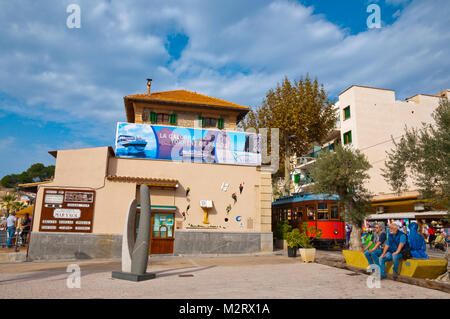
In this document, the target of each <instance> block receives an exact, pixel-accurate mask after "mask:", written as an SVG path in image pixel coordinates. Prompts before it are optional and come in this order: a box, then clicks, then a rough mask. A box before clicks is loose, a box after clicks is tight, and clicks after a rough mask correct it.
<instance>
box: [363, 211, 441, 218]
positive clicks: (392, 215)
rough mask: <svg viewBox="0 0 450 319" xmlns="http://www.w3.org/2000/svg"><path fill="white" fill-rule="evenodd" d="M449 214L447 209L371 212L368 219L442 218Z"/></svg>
mask: <svg viewBox="0 0 450 319" xmlns="http://www.w3.org/2000/svg"><path fill="white" fill-rule="evenodd" d="M446 214H447V212H446V211H432V212H422V213H417V212H404V213H386V214H371V215H368V216H367V217H366V220H383V219H416V218H441V217H444V216H445V215H446Z"/></svg>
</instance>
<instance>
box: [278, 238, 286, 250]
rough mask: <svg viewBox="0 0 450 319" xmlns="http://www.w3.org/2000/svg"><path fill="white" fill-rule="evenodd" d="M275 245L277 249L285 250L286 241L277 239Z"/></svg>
mask: <svg viewBox="0 0 450 319" xmlns="http://www.w3.org/2000/svg"><path fill="white" fill-rule="evenodd" d="M275 247H276V248H278V249H283V250H287V242H286V240H283V239H277V240H276V245H275Z"/></svg>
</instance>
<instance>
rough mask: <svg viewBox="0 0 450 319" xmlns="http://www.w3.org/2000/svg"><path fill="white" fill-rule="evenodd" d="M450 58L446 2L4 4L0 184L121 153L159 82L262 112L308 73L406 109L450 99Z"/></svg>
mask: <svg viewBox="0 0 450 319" xmlns="http://www.w3.org/2000/svg"><path fill="white" fill-rule="evenodd" d="M71 3H76V4H79V5H80V8H81V28H80V29H69V28H67V26H66V19H67V17H68V15H69V13H67V12H66V8H67V6H68V5H69V4H71ZM372 3H376V4H378V5H379V6H380V8H381V19H382V28H380V29H368V28H367V25H366V20H367V17H368V16H369V14H370V13H367V12H366V9H367V6H368V5H369V4H372ZM449 56H450V3H449V2H448V0H373V1H370V0H345V1H332V0H330V1H326V0H298V1H293V0H291V1H288V0H250V1H244V0H239V1H238V0H230V1H213V0H204V1H200V0H192V1H175V0H167V1H146V0H129V1H118V0H97V1H89V0H62V1H52V0H41V1H31V0H15V1H6V0H1V1H0V132H1V133H2V134H1V136H2V138H1V139H0V177H1V176H3V175H6V174H9V173H19V172H21V171H23V170H25V169H27V168H28V167H29V166H30V165H31V164H33V163H35V162H42V163H44V164H54V162H55V161H54V159H53V157H51V156H50V155H49V154H48V153H47V152H48V151H50V150H58V149H69V148H81V147H96V146H105V145H114V136H115V128H116V122H118V121H125V111H124V105H123V96H125V95H127V94H134V93H144V92H145V91H146V81H145V79H146V78H148V77H151V78H152V79H153V83H152V91H164V90H173V89H187V90H192V91H196V92H199V93H203V94H207V95H211V96H214V97H218V98H222V99H225V100H229V101H232V102H235V103H239V104H243V105H247V106H250V107H252V106H255V105H259V104H260V103H261V101H262V99H263V98H264V95H265V93H266V92H267V90H269V89H270V88H272V87H274V86H276V84H277V82H279V81H281V80H282V78H283V77H284V76H285V75H286V76H288V77H289V78H290V79H298V78H299V77H300V76H301V75H305V74H306V73H307V72H309V74H310V75H312V76H314V77H316V76H317V77H318V79H319V81H320V82H322V83H324V85H325V88H326V90H327V91H328V92H329V95H330V96H331V97H333V98H335V97H336V96H337V94H338V93H339V92H341V91H343V90H344V89H345V88H347V87H348V86H350V85H352V84H360V85H369V86H376V87H382V88H389V89H394V90H395V91H396V94H397V98H398V99H404V98H406V97H409V96H412V95H414V94H416V93H425V94H435V93H437V92H438V91H440V90H441V89H446V88H450V59H449V58H448V57H449Z"/></svg>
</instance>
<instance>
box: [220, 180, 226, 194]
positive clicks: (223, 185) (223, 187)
mask: <svg viewBox="0 0 450 319" xmlns="http://www.w3.org/2000/svg"><path fill="white" fill-rule="evenodd" d="M220 189H221V190H223V191H224V192H226V191H227V190H228V184H227V183H225V182H223V183H222V186H220Z"/></svg>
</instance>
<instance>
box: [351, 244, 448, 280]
mask: <svg viewBox="0 0 450 319" xmlns="http://www.w3.org/2000/svg"><path fill="white" fill-rule="evenodd" d="M342 253H343V254H344V258H345V262H346V263H347V265H349V266H353V267H358V268H364V269H367V267H369V262H368V261H367V258H366V256H364V253H363V252H361V251H353V250H343V251H342ZM392 268H393V264H392V261H388V262H386V273H389V274H392ZM399 270H400V273H399V275H401V276H408V277H413V278H422V279H436V278H437V277H439V276H440V275H442V274H443V273H445V272H446V271H447V260H446V259H441V258H433V257H430V259H407V260H402V261H401V262H400V266H399Z"/></svg>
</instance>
